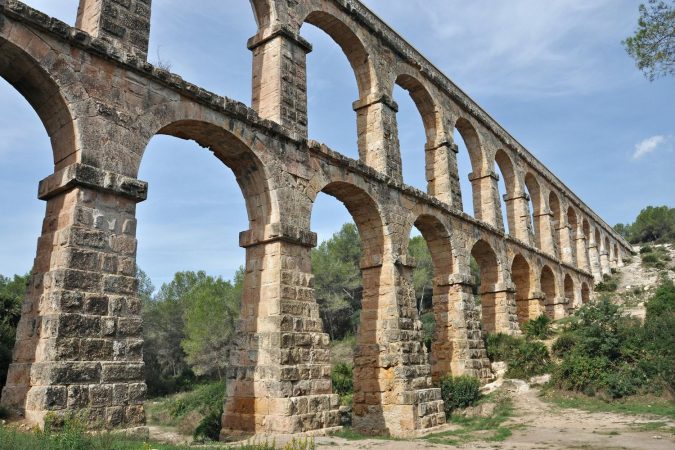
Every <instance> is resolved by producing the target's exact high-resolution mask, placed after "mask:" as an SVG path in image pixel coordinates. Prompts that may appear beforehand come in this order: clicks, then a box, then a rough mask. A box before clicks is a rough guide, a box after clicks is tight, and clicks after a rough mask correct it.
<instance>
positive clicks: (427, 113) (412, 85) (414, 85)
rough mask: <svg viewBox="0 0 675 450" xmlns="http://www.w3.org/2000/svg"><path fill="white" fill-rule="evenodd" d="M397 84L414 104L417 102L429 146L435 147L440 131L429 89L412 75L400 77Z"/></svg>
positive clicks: (434, 103) (436, 111)
mask: <svg viewBox="0 0 675 450" xmlns="http://www.w3.org/2000/svg"><path fill="white" fill-rule="evenodd" d="M395 84H397V85H399V86H400V87H402V88H403V89H405V90H406V91H408V93H409V94H410V97H411V98H412V100H413V102H415V106H417V110H418V111H419V113H420V116H421V117H422V123H423V124H424V133H425V135H426V138H427V146H433V145H434V143H435V142H436V137H437V134H438V130H439V129H440V123H439V122H440V120H439V115H438V110H437V108H436V102H435V101H434V99H433V97H432V96H431V94H430V93H429V91H428V90H427V88H426V87H425V86H424V85H423V84H422V83H421V82H420V81H419V80H418V79H417V78H415V77H413V76H411V75H408V74H401V75H399V76H398V77H397V78H396V80H395Z"/></svg>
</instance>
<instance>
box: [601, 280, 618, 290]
mask: <svg viewBox="0 0 675 450" xmlns="http://www.w3.org/2000/svg"><path fill="white" fill-rule="evenodd" d="M618 287H619V285H618V284H617V283H616V281H614V280H608V281H601V282H599V283H598V284H596V285H595V292H615V291H616V290H617V289H618Z"/></svg>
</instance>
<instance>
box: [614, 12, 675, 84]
mask: <svg viewBox="0 0 675 450" xmlns="http://www.w3.org/2000/svg"><path fill="white" fill-rule="evenodd" d="M623 45H624V47H625V48H626V51H627V52H628V54H629V55H630V56H632V57H633V59H635V62H636V64H637V67H638V69H640V70H641V71H642V72H643V73H644V75H645V77H647V79H648V80H650V81H653V80H654V79H655V78H658V77H660V76H667V75H673V74H674V73H675V3H674V2H673V1H672V0H668V1H663V0H649V2H648V3H647V4H646V5H645V4H641V5H640V18H639V19H638V28H637V30H636V31H635V34H634V35H633V36H631V37H629V38H626V40H625V41H623Z"/></svg>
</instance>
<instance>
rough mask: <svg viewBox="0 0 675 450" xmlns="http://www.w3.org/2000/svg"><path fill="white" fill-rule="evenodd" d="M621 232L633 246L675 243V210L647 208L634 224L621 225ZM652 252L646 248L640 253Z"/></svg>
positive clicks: (658, 207)
mask: <svg viewBox="0 0 675 450" xmlns="http://www.w3.org/2000/svg"><path fill="white" fill-rule="evenodd" d="M617 227H618V230H620V231H619V232H620V233H621V234H622V235H623V236H624V237H626V239H628V240H629V241H630V242H631V243H633V244H640V243H644V242H675V208H669V207H667V206H647V207H646V208H644V209H643V210H642V211H640V214H638V216H637V218H636V219H635V222H634V223H633V224H625V225H624V224H619V225H616V226H615V227H614V229H615V230H616V229H617ZM649 252H651V247H649V246H644V247H643V248H642V249H641V250H640V253H641V254H644V253H649Z"/></svg>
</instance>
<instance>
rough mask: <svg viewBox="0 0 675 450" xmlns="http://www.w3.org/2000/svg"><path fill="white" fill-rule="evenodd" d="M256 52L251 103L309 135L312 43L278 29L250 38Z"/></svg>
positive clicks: (268, 116) (298, 133)
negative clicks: (308, 109) (309, 65)
mask: <svg viewBox="0 0 675 450" xmlns="http://www.w3.org/2000/svg"><path fill="white" fill-rule="evenodd" d="M248 48H249V50H251V51H252V52H253V101H252V106H253V109H255V110H256V111H257V112H258V114H260V117H263V118H265V119H270V120H273V121H275V122H277V123H279V124H281V125H282V126H284V127H285V128H287V129H288V130H290V131H291V132H293V133H295V134H296V136H297V137H298V138H301V139H302V138H305V139H306V138H307V54H308V53H309V52H311V51H312V46H311V44H310V43H309V42H307V41H305V40H304V39H303V38H302V37H300V36H299V35H295V34H294V33H293V32H291V31H288V30H286V29H285V28H281V29H278V30H276V31H274V32H272V33H268V34H262V35H261V34H257V35H255V36H254V37H252V38H251V39H249V41H248Z"/></svg>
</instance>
